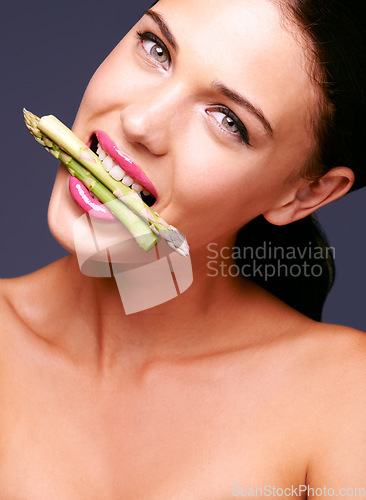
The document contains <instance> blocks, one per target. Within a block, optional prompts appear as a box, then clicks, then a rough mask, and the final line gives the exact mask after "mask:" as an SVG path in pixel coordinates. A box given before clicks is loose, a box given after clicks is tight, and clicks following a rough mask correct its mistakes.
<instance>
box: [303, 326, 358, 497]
mask: <svg viewBox="0 0 366 500" xmlns="http://www.w3.org/2000/svg"><path fill="white" fill-rule="evenodd" d="M308 338H309V339H310V340H309V350H308V354H310V356H308V357H307V361H308V370H307V377H308V380H307V384H306V385H305V390H310V392H311V397H310V398H309V401H308V414H307V415H306V418H305V422H308V423H310V428H311V429H312V432H311V438H310V441H311V443H310V448H311V457H310V460H309V467H308V474H307V478H308V483H309V485H310V486H311V487H313V488H314V489H315V488H323V487H324V485H327V487H328V488H333V489H334V491H335V494H336V495H338V496H341V495H342V491H343V490H342V491H341V489H342V488H345V489H348V488H349V491H348V493H347V496H350V497H353V496H355V497H356V496H357V493H356V492H351V488H352V487H354V486H356V485H360V484H362V481H363V483H364V480H365V477H366V425H365V422H366V333H365V332H362V331H359V330H355V329H353V328H347V327H343V326H336V325H327V324H317V323H314V325H313V327H312V328H311V329H310V331H309V332H308ZM363 485H364V486H365V484H363ZM319 491H320V490H319ZM319 491H318V493H319ZM328 493H329V492H328ZM364 494H366V492H364ZM315 496H316V497H317V498H319V496H320V498H322V496H329V495H327V494H326V493H325V494H323V495H319V494H318V495H316V494H314V495H313V494H309V498H312V497H314V498H315Z"/></svg>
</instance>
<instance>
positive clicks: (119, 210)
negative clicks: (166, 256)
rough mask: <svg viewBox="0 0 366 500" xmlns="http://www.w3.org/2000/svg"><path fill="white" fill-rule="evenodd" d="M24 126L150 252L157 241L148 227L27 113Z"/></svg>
mask: <svg viewBox="0 0 366 500" xmlns="http://www.w3.org/2000/svg"><path fill="white" fill-rule="evenodd" d="M24 116H25V122H26V125H27V127H28V129H29V131H30V132H31V134H32V135H33V136H34V138H35V139H36V141H37V142H38V143H39V144H41V145H42V146H44V147H45V149H46V150H47V151H48V152H49V153H51V154H52V155H53V156H54V157H55V158H57V159H58V160H61V161H62V163H63V164H64V165H65V166H66V167H67V169H68V171H69V172H70V174H71V175H72V176H73V177H76V178H77V179H79V180H80V181H81V182H83V184H85V185H86V186H87V188H88V189H90V191H91V192H92V193H94V194H95V195H96V196H97V197H98V198H99V199H100V201H101V202H102V203H107V207H108V209H109V210H110V211H111V212H112V214H113V215H114V216H115V217H117V219H119V220H120V221H121V222H123V224H124V225H125V226H126V228H127V229H128V230H129V231H130V233H131V234H132V236H133V237H134V238H135V240H136V242H137V244H138V245H139V246H140V247H141V248H143V249H144V250H145V251H148V250H150V249H151V248H152V247H153V246H154V245H155V244H156V241H157V238H156V236H155V234H154V233H153V232H152V231H151V230H150V227H149V226H148V225H147V224H146V223H145V222H144V221H143V220H141V219H140V217H138V216H137V215H136V214H134V213H133V212H131V210H130V209H129V208H127V207H126V205H124V204H123V203H122V202H121V201H120V200H118V199H117V198H116V197H115V196H114V195H113V194H112V193H111V192H110V191H109V189H107V188H106V187H105V186H104V185H103V184H102V183H101V182H99V181H98V180H97V179H96V178H95V177H94V176H93V175H92V174H91V173H90V172H89V171H88V170H86V169H85V168H84V167H83V166H82V165H81V164H80V163H79V162H77V161H76V160H74V158H72V157H71V156H69V155H68V154H66V153H65V152H64V151H62V150H61V149H60V148H59V147H57V145H56V144H55V143H54V142H53V141H51V140H50V139H49V138H48V137H46V136H44V135H43V134H42V133H41V132H40V131H39V130H37V129H35V128H34V121H33V119H32V121H30V116H29V112H27V114H26V113H25V114H24Z"/></svg>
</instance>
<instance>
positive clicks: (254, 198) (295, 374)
mask: <svg viewBox="0 0 366 500" xmlns="http://www.w3.org/2000/svg"><path fill="white" fill-rule="evenodd" d="M154 12H158V13H159V14H160V15H162V16H163V17H164V19H165V20H166V21H167V23H168V25H169V27H170V29H171V30H172V31H173V34H174V36H175V37H176V39H177V41H178V44H179V51H178V52H177V51H176V53H174V50H173V48H172V46H171V45H169V41H168V40H167V39H166V37H165V35H164V33H162V32H161V31H160V29H159V27H158V26H157V23H156V21H154V20H153V18H152V17H151V16H145V18H144V19H143V20H142V21H141V22H140V23H139V25H138V29H139V30H140V31H141V32H144V33H146V32H153V33H154V34H155V35H156V36H158V37H159V38H160V39H161V40H162V41H163V42H164V44H165V45H166V46H167V47H168V48H169V50H170V53H171V54H170V56H171V61H170V63H171V65H167V66H165V63H166V62H167V61H168V58H167V59H166V60H165V61H164V57H163V58H161V57H158V58H157V59H156V58H155V59H153V57H155V52H154V51H152V45H151V43H152V42H151V40H150V41H148V42H146V40H145V41H144V42H143V43H138V41H137V38H136V36H135V34H134V33H132V32H131V33H130V34H128V35H127V37H126V38H125V39H124V40H123V41H122V42H121V44H119V45H118V46H117V48H116V49H115V51H113V52H112V53H111V55H110V56H109V57H108V58H107V60H106V61H105V62H104V64H103V65H102V66H101V67H100V68H99V70H98V71H97V73H96V74H95V75H94V77H93V79H92V81H91V83H90V85H89V87H88V89H87V91H86V94H85V96H84V99H83V101H82V104H81V106H80V109H79V113H78V116H77V119H76V122H75V124H74V131H75V132H76V133H77V134H78V135H79V137H80V138H81V139H82V140H84V141H85V142H86V141H88V140H89V138H90V136H91V134H92V133H93V131H94V130H97V129H103V130H104V131H106V132H107V133H108V134H109V136H110V137H111V138H112V139H113V140H114V141H115V143H116V144H117V145H118V147H119V148H120V149H121V151H123V152H125V153H126V154H128V155H129V156H130V157H131V158H132V159H133V160H134V161H135V162H136V163H137V164H138V165H140V167H141V168H142V169H143V171H144V172H145V173H146V175H148V177H149V178H150V179H151V180H152V182H153V183H154V185H155V186H156V188H157V192H158V195H159V196H158V200H157V203H156V206H155V208H156V210H157V211H158V212H159V213H160V214H161V215H162V216H163V217H164V218H166V219H167V220H168V221H169V222H170V223H171V224H173V225H175V226H177V227H178V228H179V229H180V230H181V231H183V232H184V233H185V234H186V236H187V239H188V241H189V243H190V245H191V259H192V265H193V271H194V272H193V275H194V281H193V284H192V286H191V287H190V288H189V289H188V290H187V291H186V292H185V293H184V294H182V295H180V296H178V297H177V298H176V299H174V300H171V301H169V302H166V303H165V304H163V305H161V306H157V307H154V308H152V309H149V310H145V311H142V312H139V313H137V314H132V315H127V316H126V315H125V313H124V310H123V307H122V303H121V299H120V296H119V294H118V290H117V287H116V285H115V282H114V280H113V279H94V278H88V277H86V276H83V275H82V274H81V273H80V270H79V267H78V264H77V259H76V251H75V245H74V241H73V232H72V228H73V224H74V223H75V221H77V220H78V218H79V217H80V216H81V215H82V214H83V212H82V211H81V209H79V207H78V206H77V205H76V204H75V203H74V201H73V199H72V198H71V195H70V192H69V190H68V175H69V174H68V173H67V172H66V170H64V169H63V168H60V170H59V173H58V175H57V179H56V182H55V187H54V190H53V194H52V198H51V202H50V208H49V223H50V228H51V231H52V232H53V234H54V236H55V237H56V239H57V240H58V241H59V242H60V243H61V244H62V245H63V246H64V247H65V248H67V249H68V250H70V252H71V254H72V255H71V256H70V257H67V258H65V259H62V260H60V261H57V262H55V263H54V264H52V265H50V266H48V267H46V268H44V269H42V270H40V271H38V272H36V273H33V274H31V275H29V276H25V277H22V278H16V279H13V280H4V281H3V282H2V284H1V297H2V300H1V309H2V310H1V315H2V318H3V320H2V329H1V337H0V338H1V349H0V353H1V354H0V356H1V363H0V366H1V368H0V369H1V386H0V391H1V392H0V398H1V401H2V405H1V408H0V412H1V413H0V425H1V441H0V444H1V448H0V450H1V454H0V497H1V499H4V500H7V499H9V500H10V499H11V500H13V499H14V500H23V499H26V500H33V499H35V500H39V499H44V498H57V499H60V500H64V499H65V500H69V499H70V500H73V499H78V500H79V499H88V500H89V499H91V500H94V499H95V500H100V499H108V500H120V499H123V500H125V499H126V500H130V499H131V500H132V499H136V498H138V499H147V500H166V499H169V500H178V499H192V500H206V499H210V500H212V499H220V500H225V499H229V498H232V497H233V496H235V495H234V493H235V491H234V490H233V487H237V488H236V491H239V490H240V489H242V488H250V487H254V488H260V487H262V488H264V487H265V486H266V485H273V486H275V487H276V488H287V487H290V488H291V486H294V487H298V486H299V485H305V484H309V485H310V486H311V487H313V488H317V487H320V488H323V487H324V485H325V486H327V487H328V488H334V489H335V490H337V489H338V488H342V487H345V488H351V487H357V486H362V481H364V480H365V477H366V469H365V464H366V431H365V428H364V424H363V422H364V421H365V417H366V396H365V392H366V391H365V390H364V389H365V384H366V369H365V366H366V340H365V336H364V334H363V333H362V332H357V331H354V330H352V329H348V328H344V327H337V326H331V325H323V324H320V323H316V322H314V321H312V320H310V319H308V318H306V317H304V316H303V315H301V314H300V313H298V312H296V311H294V310H292V309H291V308H290V307H288V306H286V305H285V304H283V303H282V302H281V301H279V300H278V299H276V298H275V297H273V296H272V295H270V294H268V293H266V292H265V291H263V290H262V289H260V288H259V287H257V286H255V285H253V284H251V283H250V282H249V281H244V280H243V281H240V280H237V279H232V278H228V277H223V276H217V277H216V278H212V277H209V276H207V269H206V262H207V244H208V243H210V242H212V241H215V242H217V243H218V244H219V245H220V246H221V247H229V248H230V247H231V246H232V245H233V242H234V237H235V233H236V231H237V230H238V229H239V228H240V227H241V226H242V225H244V224H245V223H246V222H248V221H249V220H251V219H252V218H254V217H256V216H258V215H259V214H264V216H265V217H266V218H267V219H268V220H269V221H270V222H272V223H275V224H287V223H290V222H292V221H293V220H297V219H299V218H301V217H305V216H306V215H308V214H309V213H311V212H313V211H314V210H316V209H317V208H319V207H320V206H322V205H324V204H326V203H329V202H330V201H332V200H334V199H337V198H339V197H340V196H342V195H343V194H345V193H346V192H347V191H348V190H349V189H350V187H351V185H352V182H353V173H352V172H351V171H350V170H349V169H348V168H347V167H345V166H339V167H336V168H334V169H332V170H331V171H330V172H329V173H328V174H327V175H326V176H324V177H323V178H322V179H320V180H318V181H314V182H312V181H308V180H306V181H305V180H304V179H302V178H301V176H300V170H301V166H302V161H301V159H303V158H304V157H306V155H307V154H308V153H309V151H311V148H312V146H313V144H314V138H313V137H312V134H311V127H309V123H310V119H309V118H310V115H311V111H312V110H313V106H316V103H317V100H316V93H315V92H314V88H313V86H312V83H311V81H310V78H309V75H308V73H307V71H306V60H305V58H304V50H303V48H301V46H299V44H298V41H297V40H296V39H295V38H294V37H293V35H292V34H291V33H290V32H289V31H286V30H284V28H283V26H282V24H281V22H280V19H279V18H278V11H277V10H276V9H275V7H274V6H273V5H272V4H271V3H270V2H267V1H265V0H263V1H256V2H253V1H251V0H240V1H238V0H230V1H228V2H226V3H225V8H223V4H222V2H221V0H220V1H219V0H209V1H208V0H200V2H198V3H197V2H196V1H193V0H186V1H185V2H178V1H177V0H161V2H159V3H158V4H157V6H156V7H154ZM218 20H220V22H222V25H220V26H226V27H228V26H229V29H227V33H226V34H225V36H224V37H217V29H218V28H217V26H218V25H217V21H218ZM263 23H265V24H266V28H267V29H266V30H263V29H261V26H263ZM233 47H235V50H233ZM159 49H161V47H159ZM238 52H240V53H245V54H246V57H245V64H244V65H242V66H239V65H238V64H237V53H238ZM165 55H166V54H165ZM162 61H163V62H162ZM274 75H275V76H274ZM212 81H223V82H224V83H226V84H227V85H230V86H231V87H232V88H234V90H236V91H237V92H241V93H242V94H243V95H249V97H251V100H252V101H253V102H254V103H255V104H256V105H257V106H260V107H261V109H262V110H263V112H264V114H265V116H266V117H267V119H268V120H269V121H270V123H271V124H272V127H273V131H274V134H273V137H271V135H270V134H268V131H267V132H266V129H265V127H264V126H263V124H261V123H260V120H258V118H257V117H255V116H254V115H253V113H250V112H248V111H247V109H244V110H243V109H239V108H238V106H237V105H236V104H235V103H233V102H232V100H230V99H228V98H227V97H223V96H219V95H218V93H217V89H212ZM283 96H286V99H284V98H283ZM218 104H222V105H225V106H230V107H232V108H233V111H234V112H235V113H236V114H237V115H238V117H239V118H240V120H242V121H243V122H244V123H245V125H246V127H247V128H248V131H249V135H250V137H251V142H252V146H248V144H245V143H243V141H240V140H238V133H237V131H236V130H235V128H233V127H230V126H229V127H227V125H228V122H227V121H225V119H224V118H225V113H224V112H223V111H222V110H221V111H218V110H217V105H218ZM226 118H227V117H226ZM225 127H226V128H225ZM213 200H215V202H216V203H215V210H214V212H213ZM220 200H223V201H224V202H223V203H221V202H220ZM213 215H214V216H213ZM111 227H112V226H108V228H107V227H106V229H105V233H106V234H105V237H106V238H109V237H111V238H113V237H114V233H113V231H114V229H113V228H112V229H110V228H111ZM117 230H118V229H117ZM345 457H346V458H345ZM238 489H239V490H238ZM237 496H238V495H237ZM276 496H281V495H278V494H277V495H276ZM311 496H312V495H311V494H310V495H309V497H311ZM324 496H325V495H324ZM287 497H288V495H287ZM302 497H304V498H305V493H303V494H302ZM319 497H321V495H317V498H319Z"/></svg>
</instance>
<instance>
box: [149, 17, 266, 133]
mask: <svg viewBox="0 0 366 500" xmlns="http://www.w3.org/2000/svg"><path fill="white" fill-rule="evenodd" d="M145 15H147V16H150V17H151V18H152V19H153V20H154V21H155V22H156V24H157V25H158V26H159V28H160V30H161V32H162V33H163V35H164V36H165V38H166V39H167V40H168V42H169V43H170V45H171V46H172V48H173V49H174V50H175V51H177V50H178V48H179V46H178V43H177V41H176V39H175V38H174V35H173V33H172V32H171V30H170V29H169V27H168V25H167V24H166V22H165V21H164V18H163V16H161V15H160V14H158V13H157V12H155V11H154V10H151V9H149V10H147V11H146V12H145ZM212 88H213V89H214V90H215V91H216V92H219V93H220V94H221V95H223V96H225V97H227V98H228V99H230V100H231V101H234V102H235V103H236V104H239V106H241V107H243V108H244V109H245V110H247V111H249V112H250V113H252V114H253V115H254V116H255V117H256V118H258V119H259V120H260V121H261V123H262V125H263V127H264V128H265V130H266V132H267V133H268V134H269V135H270V136H271V137H272V136H273V129H272V126H271V124H270V123H269V121H268V120H267V118H266V117H265V116H264V114H263V111H262V110H261V108H260V107H259V106H256V105H255V104H253V103H252V102H250V100H249V99H246V98H245V97H244V96H243V95H241V94H239V93H238V92H234V90H231V89H229V88H228V87H227V86H226V85H224V84H223V83H221V82H218V81H216V80H214V81H213V82H212Z"/></svg>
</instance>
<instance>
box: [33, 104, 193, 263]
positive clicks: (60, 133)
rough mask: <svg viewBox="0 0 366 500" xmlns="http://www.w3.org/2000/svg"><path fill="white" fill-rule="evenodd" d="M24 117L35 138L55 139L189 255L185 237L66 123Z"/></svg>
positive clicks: (57, 143) (47, 118) (58, 144)
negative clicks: (116, 175) (113, 173)
mask: <svg viewBox="0 0 366 500" xmlns="http://www.w3.org/2000/svg"><path fill="white" fill-rule="evenodd" d="M24 114H25V116H26V121H28V125H29V127H28V128H30V130H31V132H32V133H33V135H35V136H37V134H39V133H40V134H41V135H42V134H43V136H46V137H47V138H49V139H50V140H52V141H53V142H54V143H55V144H56V145H57V146H58V147H59V148H60V149H62V150H63V151H65V152H66V153H67V154H68V155H70V156H71V157H73V158H74V159H75V160H77V161H78V162H79V163H80V164H82V165H83V166H84V167H85V168H86V169H87V170H88V171H89V172H90V173H91V174H93V175H94V176H95V178H96V179H98V180H99V181H100V182H101V183H102V184H104V186H106V187H107V188H108V189H109V190H110V191H111V192H112V193H113V195H114V196H115V197H116V198H118V199H119V200H120V201H122V202H123V203H124V204H125V205H126V206H127V207H128V208H130V209H131V210H132V211H133V212H134V213H135V214H136V215H138V216H139V217H140V218H141V219H142V220H144V221H145V222H146V223H148V224H149V225H150V229H151V230H152V231H153V232H154V233H155V234H156V235H158V236H161V237H162V238H164V239H165V240H166V242H167V244H168V245H169V246H170V247H171V248H173V250H175V251H176V252H177V253H179V254H180V255H183V256H188V255H189V247H188V243H187V241H186V239H185V236H184V235H183V234H182V233H180V232H179V231H178V230H177V229H176V228H175V227H174V226H172V225H170V224H168V223H167V222H166V221H165V220H164V219H163V218H162V217H160V215H158V214H157V213H156V212H154V211H153V210H152V209H151V208H150V207H149V206H148V205H146V203H144V202H143V200H142V199H141V198H140V197H139V195H138V194H137V193H136V191H134V190H133V189H131V188H129V187H128V186H125V185H124V184H123V183H122V182H121V181H116V180H115V179H113V178H112V177H111V176H110V175H109V174H108V173H107V172H106V170H105V169H104V167H103V165H102V163H101V161H100V159H99V157H98V156H97V155H96V154H95V153H94V152H93V151H91V150H90V149H89V148H88V147H87V146H86V145H85V144H84V143H83V142H82V141H81V140H80V139H79V138H78V137H77V136H76V135H75V134H74V133H73V132H72V131H71V130H70V129H68V128H67V127H66V126H65V125H64V124H63V123H62V122H60V121H59V120H58V119H57V118H56V117H54V116H52V115H49V116H43V117H42V118H38V117H36V116H35V115H33V114H32V113H29V112H28V111H24ZM97 196H98V195H97ZM101 201H103V200H101Z"/></svg>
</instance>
